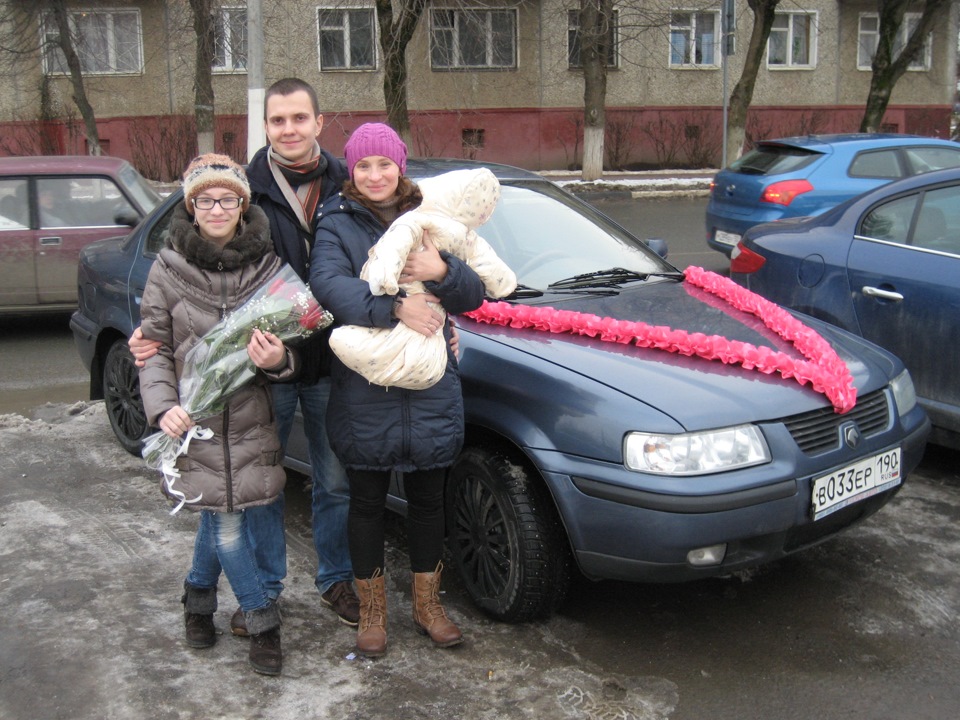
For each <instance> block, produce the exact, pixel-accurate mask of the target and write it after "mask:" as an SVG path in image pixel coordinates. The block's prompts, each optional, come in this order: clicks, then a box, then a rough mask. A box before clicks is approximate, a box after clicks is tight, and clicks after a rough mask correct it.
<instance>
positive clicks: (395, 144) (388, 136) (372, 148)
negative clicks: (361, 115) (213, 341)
mask: <svg viewBox="0 0 960 720" xmlns="http://www.w3.org/2000/svg"><path fill="white" fill-rule="evenodd" d="M343 155H344V158H345V159H346V161H347V171H348V172H349V173H350V179H351V180H352V179H353V167H354V166H355V165H356V164H357V163H358V162H360V161H361V160H362V159H363V158H365V157H369V156H370V155H382V156H383V157H386V158H390V159H391V160H393V161H394V162H395V163H396V164H397V165H399V166H400V174H401V175H403V174H404V173H405V172H406V171H407V146H406V144H404V142H403V140H401V139H400V136H399V135H397V133H396V132H395V131H394V129H393V128H392V127H390V126H389V125H384V124H383V123H364V124H363V125H361V126H360V127H358V128H357V129H356V130H354V131H353V134H352V135H351V136H350V139H349V140H347V144H346V145H344V146H343Z"/></svg>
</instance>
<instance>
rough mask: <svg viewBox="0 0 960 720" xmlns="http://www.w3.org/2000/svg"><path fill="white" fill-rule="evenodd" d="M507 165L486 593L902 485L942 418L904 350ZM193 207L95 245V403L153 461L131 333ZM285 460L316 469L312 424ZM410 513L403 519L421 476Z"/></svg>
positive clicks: (866, 500)
mask: <svg viewBox="0 0 960 720" xmlns="http://www.w3.org/2000/svg"><path fill="white" fill-rule="evenodd" d="M467 166H471V165H470V164H469V163H464V162H452V161H451V162H444V161H437V160H430V161H419V162H413V161H411V163H410V166H409V168H408V172H409V173H410V174H411V175H412V176H413V177H414V178H416V177H425V176H430V175H436V174H439V173H442V172H445V171H447V170H452V169H456V168H462V167H467ZM488 167H490V168H491V169H492V170H493V171H494V173H495V174H496V175H497V177H498V178H499V179H500V183H501V186H502V195H501V200H500V203H499V205H498V206H497V209H496V211H495V212H494V213H493V216H492V217H491V219H490V220H489V221H488V222H487V223H486V224H485V225H483V226H482V227H481V228H480V234H481V235H483V237H484V238H485V239H486V240H487V241H488V242H489V243H490V244H491V246H493V248H494V249H495V250H496V252H497V253H498V254H499V255H500V257H501V258H503V259H504V260H505V261H506V262H507V263H508V264H509V265H510V267H511V268H513V269H514V270H515V272H516V273H517V276H518V279H519V282H520V286H519V287H518V289H517V291H516V293H515V294H514V295H513V296H511V297H510V298H508V301H507V302H501V303H491V304H489V305H487V306H485V307H484V308H483V309H482V310H481V311H480V312H477V313H472V314H471V316H470V317H466V316H461V317H460V318H458V324H459V327H460V338H461V339H460V346H461V357H460V372H461V375H462V380H463V393H464V400H465V410H466V426H467V427H466V443H465V446H464V448H463V450H462V452H461V453H460V456H459V458H458V459H457V461H456V462H455V464H454V465H453V467H451V468H450V472H449V476H448V481H447V490H446V501H447V507H446V512H447V531H448V545H449V552H450V564H451V565H453V566H454V567H456V569H457V570H458V571H459V573H460V576H461V577H462V579H463V582H464V585H465V587H466V590H467V592H468V593H469V594H470V596H471V598H472V599H473V600H474V602H475V603H476V604H477V605H478V606H480V607H481V608H483V609H484V610H485V611H486V612H488V613H489V614H490V615H492V616H493V617H496V618H499V619H502V620H507V621H521V620H527V619H530V618H536V617H543V616H545V615H548V614H549V613H550V612H551V611H552V610H554V609H555V608H556V607H557V606H558V605H559V603H560V602H561V601H562V600H563V597H564V594H565V592H566V590H567V587H568V584H569V582H570V578H571V573H572V572H573V571H575V570H576V571H579V572H581V573H582V574H584V575H585V576H587V577H589V578H592V579H603V578H617V579H624V580H635V581H649V582H672V581H680V580H692V579H696V578H703V577H710V576H716V575H722V574H726V573H730V572H732V571H735V570H739V569H742V568H748V567H752V566H755V565H758V564H761V563H766V562H770V561H774V560H777V559H778V558H781V557H783V556H785V555H787V554H789V553H792V552H795V551H798V550H802V549H803V548H806V547H809V546H811V545H814V544H816V543H818V542H820V541H822V540H825V539H827V538H830V537H832V536H834V535H835V534H836V533H838V532H840V531H841V530H843V529H844V528H847V527H849V526H850V525H852V524H854V523H857V522H860V521H862V520H864V519H865V518H867V517H869V516H870V515H871V514H872V513H874V512H876V511H877V510H878V509H880V508H881V507H882V506H883V505H884V504H885V503H886V502H887V501H888V500H890V498H892V497H893V496H894V495H895V494H896V492H897V490H898V489H899V488H900V487H901V485H902V483H903V482H904V481H905V480H906V478H907V476H908V474H909V472H910V471H911V470H912V469H913V468H914V467H915V466H916V465H917V463H918V462H919V460H920V458H921V455H922V453H923V448H924V445H925V443H926V439H927V434H928V432H929V421H928V420H927V417H926V415H925V414H924V412H923V410H922V409H921V408H920V407H919V406H918V405H917V403H916V398H915V397H914V394H913V385H912V382H911V379H910V375H909V373H907V372H906V370H905V369H904V367H903V364H902V363H901V362H900V361H899V360H897V358H896V357H894V356H893V355H890V354H889V353H887V352H886V351H884V350H881V349H880V348H878V347H876V346H874V345H871V344H870V343H867V342H865V341H863V340H862V339H860V338H857V337H854V336H852V335H849V334H847V333H845V332H842V331H840V330H837V329H835V328H832V327H830V326H829V325H826V324H824V323H820V322H817V321H814V320H810V319H803V321H802V323H801V322H800V321H798V320H797V318H795V317H794V316H792V315H789V314H787V313H785V312H783V311H779V308H776V307H772V308H761V309H758V310H757V311H756V312H750V311H749V308H743V307H738V306H737V305H738V304H739V303H740V300H743V299H746V300H749V298H743V297H740V298H736V297H735V298H730V299H725V298H724V297H723V295H724V290H723V289H724V288H725V287H726V285H725V283H729V280H728V279H726V278H719V279H718V276H712V275H711V274H702V275H697V274H695V273H691V272H690V271H689V269H688V272H687V273H686V275H685V274H684V273H682V272H680V271H678V270H677V269H676V268H674V267H673V266H671V265H670V264H669V263H668V262H666V261H665V260H664V259H663V258H662V257H661V256H660V255H658V254H657V253H655V252H653V251H652V250H651V249H650V248H649V247H648V246H647V245H646V244H645V243H644V242H641V241H640V240H638V239H637V238H635V237H633V236H632V235H630V234H629V233H628V232H627V231H626V230H624V229H623V228H621V227H620V226H618V225H617V224H615V223H614V222H612V221H611V220H609V219H608V218H606V217H605V216H604V215H602V214H600V213H598V212H597V211H596V210H594V209H593V208H591V207H590V206H588V205H586V204H584V203H583V202H581V201H579V200H577V199H576V198H574V197H573V196H571V195H570V194H568V193H566V192H564V191H563V190H561V189H560V188H558V187H556V186H555V185H553V184H552V183H550V182H547V181H545V180H543V179H542V178H541V177H539V176H537V175H535V174H533V173H529V172H526V171H523V170H519V169H516V168H510V167H505V166H499V165H489V166H488ZM178 202H181V198H180V196H179V195H175V196H173V197H171V198H170V199H169V200H168V201H166V202H165V203H164V204H163V205H162V206H161V207H159V208H158V209H157V211H156V212H155V213H154V214H153V215H151V216H150V217H149V218H147V220H145V221H144V222H143V223H141V224H140V226H139V227H137V229H136V230H135V231H134V232H133V233H132V234H131V235H129V236H127V237H126V238H117V239H114V240H106V241H102V242H100V243H96V244H94V245H93V246H90V247H88V248H87V249H86V250H85V251H84V253H83V256H82V259H81V268H80V274H79V299H80V308H79V310H78V311H77V312H76V313H75V314H74V315H73V318H72V321H71V326H72V328H73V331H74V335H75V338H76V343H77V347H78V349H79V351H80V355H81V357H82V358H83V360H84V362H85V363H86V365H87V367H89V368H90V372H91V392H92V396H93V397H104V398H105V399H106V402H107V409H108V413H109V416H110V418H111V421H112V422H113V425H114V429H115V430H116V433H117V436H118V438H119V439H120V440H121V442H123V443H124V445H125V446H126V447H127V448H128V449H130V450H131V451H134V452H136V451H137V450H138V448H139V442H140V439H141V438H142V437H143V436H144V434H145V433H147V432H148V430H149V428H147V427H146V426H145V424H144V420H143V409H142V406H141V404H140V397H139V390H138V384H137V372H136V369H135V368H134V366H133V363H132V360H131V358H130V355H129V352H128V350H127V347H126V338H127V336H128V335H129V334H130V332H131V330H132V329H133V328H134V327H135V326H136V325H137V324H138V322H139V314H138V310H139V305H138V303H139V300H140V297H141V294H142V290H143V285H144V282H145V280H146V277H147V272H148V270H149V268H150V264H151V262H152V261H153V259H154V258H155V256H156V253H157V251H158V249H159V248H160V247H161V246H162V245H163V242H164V239H165V237H166V230H167V226H168V222H169V218H170V214H171V211H172V208H173V207H174V205H175V204H176V203H178ZM731 284H732V283H731ZM740 290H741V291H742V292H743V293H745V292H746V291H744V290H742V288H741V289H740ZM731 301H732V302H731ZM778 311H779V312H780V313H782V314H779V313H778ZM757 313H759V316H758V314H757ZM764 318H766V320H769V321H770V325H767V324H765V320H764ZM710 357H713V358H714V359H708V358H710ZM818 368H819V369H818ZM854 390H855V395H856V397H855V398H854ZM397 392H410V391H407V390H400V389H398V390H397ZM828 396H832V397H828ZM201 424H202V423H201ZM287 450H288V462H289V463H290V464H291V465H292V466H294V467H297V468H300V469H303V468H305V467H306V464H305V463H306V458H307V452H306V448H305V447H304V444H303V436H302V432H297V431H296V430H295V432H294V436H293V438H292V440H291V442H290V445H289V447H288V448H287ZM391 506H392V507H393V508H394V509H397V510H399V511H403V508H404V500H403V478H402V476H398V477H396V478H395V483H394V487H393V493H392V500H391Z"/></svg>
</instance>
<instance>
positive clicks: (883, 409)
mask: <svg viewBox="0 0 960 720" xmlns="http://www.w3.org/2000/svg"><path fill="white" fill-rule="evenodd" d="M851 421H852V422H855V423H856V424H857V427H858V428H859V429H860V433H861V435H863V437H870V436H872V435H876V434H877V433H879V432H882V431H883V430H884V429H886V427H887V425H888V424H889V422H890V408H889V404H888V402H887V395H886V392H885V391H884V390H877V391H876V392H872V393H870V394H869V395H865V396H863V397H862V398H858V399H857V404H856V405H855V406H854V408H853V410H851V411H850V412H848V413H846V414H845V415H838V414H837V413H835V412H834V411H833V409H832V408H821V409H820V410H812V411H810V412H808V413H803V414H802V415H794V416H793V417H791V418H788V419H786V420H784V424H785V425H786V426H787V430H789V431H790V435H791V436H793V439H794V440H795V441H796V443H797V445H799V446H800V449H801V450H803V452H805V453H806V454H808V455H817V454H818V453H822V452H826V451H827V450H833V449H835V448H837V447H839V446H840V433H839V432H838V431H837V429H838V428H839V427H840V425H841V424H842V423H846V422H851Z"/></svg>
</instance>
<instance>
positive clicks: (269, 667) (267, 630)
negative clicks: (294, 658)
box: [243, 601, 283, 675]
mask: <svg viewBox="0 0 960 720" xmlns="http://www.w3.org/2000/svg"><path fill="white" fill-rule="evenodd" d="M243 618H244V620H246V625H247V632H248V633H250V665H251V666H253V669H254V670H256V671H257V672H258V673H261V674H262V675H279V674H280V671H281V670H282V669H283V653H282V652H281V650H280V608H279V607H278V606H277V603H276V602H275V601H273V602H271V603H270V604H269V605H267V606H266V607H264V608H260V609H258V610H251V611H249V612H246V611H244V613H243Z"/></svg>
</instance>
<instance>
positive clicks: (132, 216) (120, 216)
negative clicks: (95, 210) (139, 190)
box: [113, 207, 140, 227]
mask: <svg viewBox="0 0 960 720" xmlns="http://www.w3.org/2000/svg"><path fill="white" fill-rule="evenodd" d="M113 222H114V224H116V225H128V226H130V227H136V226H137V224H138V223H139V222H140V216H139V215H138V214H137V212H136V211H135V210H134V209H133V208H129V207H125V208H121V209H120V210H117V212H116V214H115V215H114V216H113Z"/></svg>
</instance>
